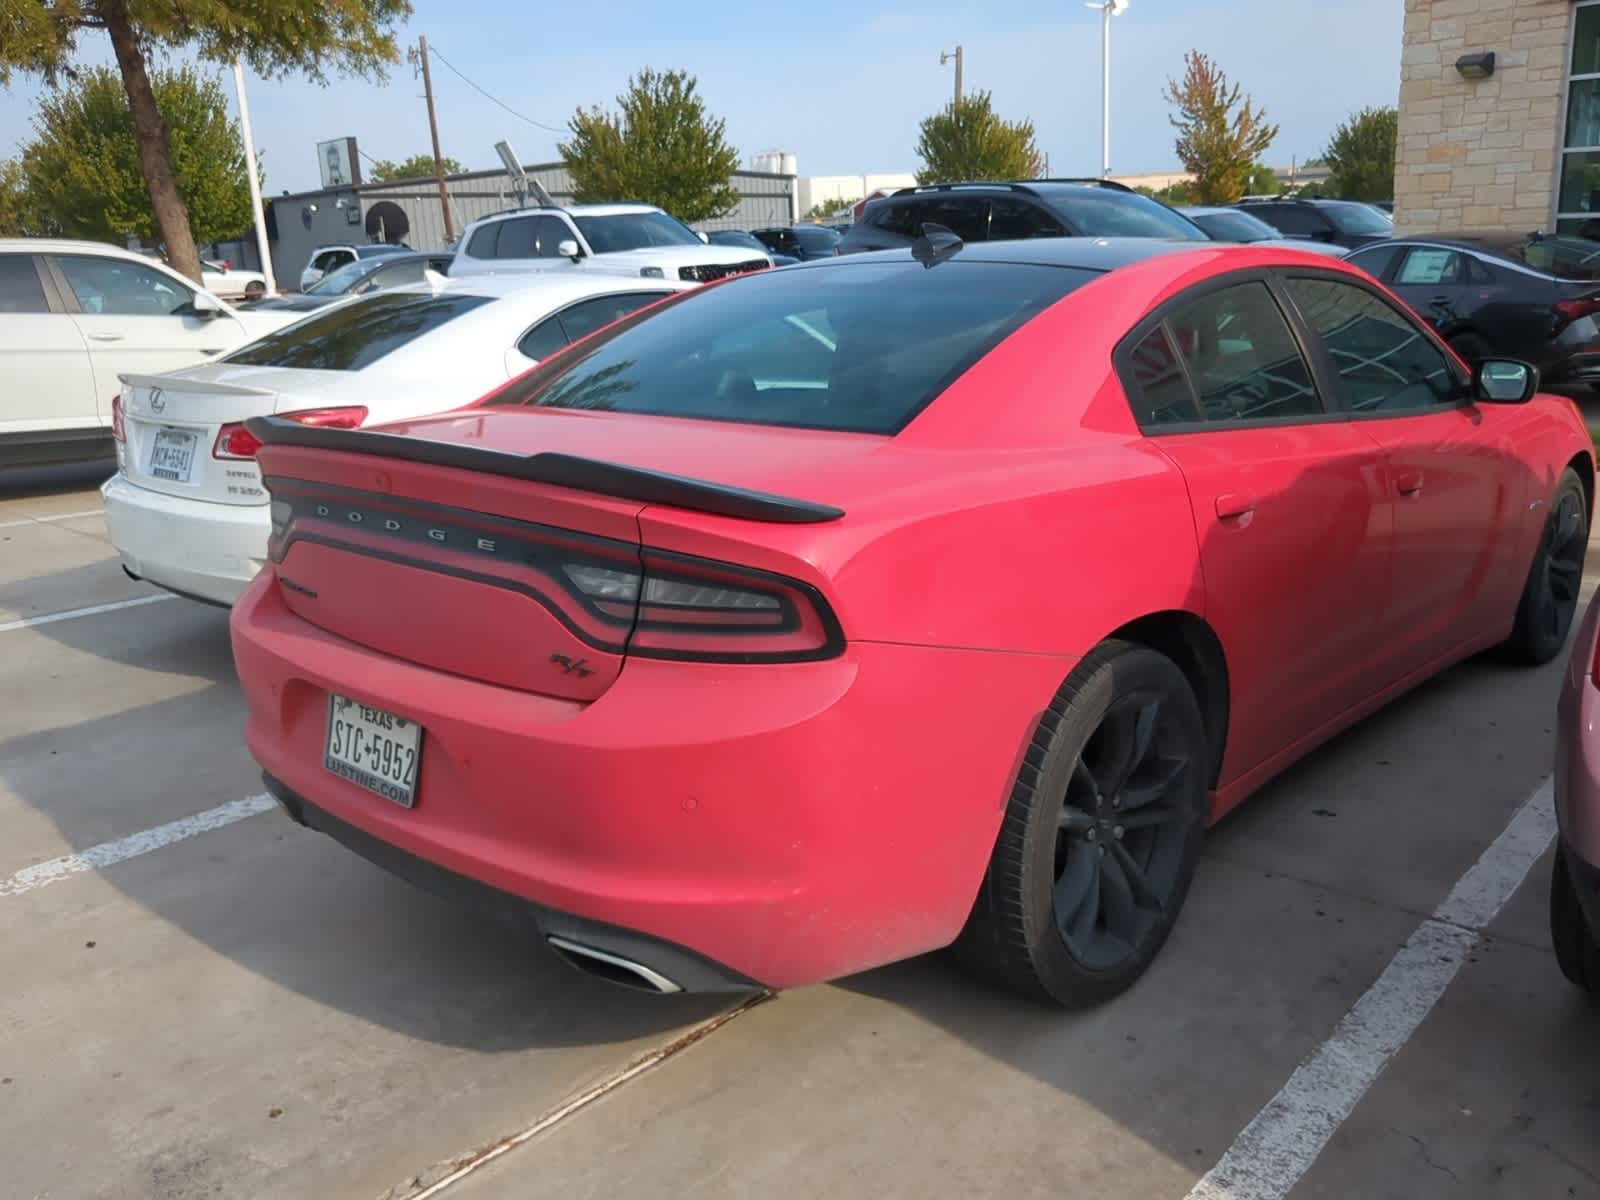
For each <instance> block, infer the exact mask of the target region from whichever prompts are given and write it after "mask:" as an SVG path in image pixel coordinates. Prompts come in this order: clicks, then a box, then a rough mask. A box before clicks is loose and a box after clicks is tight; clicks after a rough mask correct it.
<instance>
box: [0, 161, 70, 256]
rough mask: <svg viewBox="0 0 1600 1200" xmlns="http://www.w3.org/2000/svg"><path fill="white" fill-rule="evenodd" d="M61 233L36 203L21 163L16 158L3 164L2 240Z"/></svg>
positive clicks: (0, 174)
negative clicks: (4, 238) (3, 238)
mask: <svg viewBox="0 0 1600 1200" xmlns="http://www.w3.org/2000/svg"><path fill="white" fill-rule="evenodd" d="M60 232H61V231H60V230H59V229H58V228H56V227H55V226H53V225H52V224H50V222H49V221H47V220H46V219H45V218H44V216H43V214H41V213H40V212H39V209H38V207H37V206H36V205H35V204H34V199H33V193H32V192H31V191H30V190H29V188H28V174H27V171H26V170H24V169H23V166H22V163H21V162H19V161H18V160H17V159H14V158H8V159H5V160H4V161H0V237H49V236H51V235H53V234H58V233H60Z"/></svg>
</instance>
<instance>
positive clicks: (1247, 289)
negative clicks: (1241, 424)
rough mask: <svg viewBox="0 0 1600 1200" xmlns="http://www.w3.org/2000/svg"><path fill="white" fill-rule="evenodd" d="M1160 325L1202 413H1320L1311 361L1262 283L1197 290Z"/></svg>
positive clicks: (1219, 416)
mask: <svg viewBox="0 0 1600 1200" xmlns="http://www.w3.org/2000/svg"><path fill="white" fill-rule="evenodd" d="M1166 326H1167V332H1168V334H1169V336H1170V337H1171V338H1172V342H1173V345H1174V347H1175V349H1176V350H1177V352H1178V353H1179V354H1181V355H1182V356H1183V360H1184V362H1185V363H1186V364H1187V366H1188V368H1189V377H1190V378H1191V379H1192V380H1193V381H1194V386H1195V390H1196V392H1197V393H1198V399H1199V402H1200V419H1201V420H1203V421H1262V420H1270V419H1274V418H1283V417H1316V416H1321V415H1322V413H1323V411H1324V409H1323V405H1322V400H1321V397H1319V396H1318V395H1317V389H1316V384H1315V383H1313V382H1312V378H1311V368H1310V367H1309V366H1308V365H1307V363H1306V360H1305V356H1304V355H1302V354H1301V353H1300V347H1299V345H1298V344H1297V343H1296V342H1295V339H1294V334H1293V333H1291V332H1290V330H1289V322H1288V321H1287V320H1286V319H1285V317H1284V315H1283V312H1282V311H1281V310H1280V309H1279V308H1278V303H1277V301H1276V300H1274V299H1273V298H1272V293H1271V292H1270V291H1269V290H1268V289H1267V285H1266V284H1264V283H1259V282H1251V283H1240V284H1235V285H1234V286H1232V287H1226V288H1223V289H1221V290H1220V291H1215V292H1212V293H1210V294H1208V295H1205V296H1202V297H1200V298H1199V299H1198V300H1194V301H1192V302H1190V303H1189V304H1186V305H1183V306H1182V307H1180V308H1178V309H1176V310H1175V311H1174V312H1173V314H1172V315H1171V316H1169V317H1168V318H1167V320H1166Z"/></svg>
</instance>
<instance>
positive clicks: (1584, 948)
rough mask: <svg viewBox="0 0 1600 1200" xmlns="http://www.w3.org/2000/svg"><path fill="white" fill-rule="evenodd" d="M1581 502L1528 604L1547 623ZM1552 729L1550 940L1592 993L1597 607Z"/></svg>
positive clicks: (1597, 852) (1579, 642) (1597, 848)
mask: <svg viewBox="0 0 1600 1200" xmlns="http://www.w3.org/2000/svg"><path fill="white" fill-rule="evenodd" d="M1587 499H1588V497H1587V496H1584V495H1582V494H1579V495H1576V496H1575V495H1572V494H1571V493H1570V492H1569V493H1567V494H1565V495H1563V496H1562V497H1560V500H1559V503H1561V504H1562V505H1564V507H1565V511H1566V520H1565V523H1564V524H1562V525H1561V526H1560V527H1559V528H1560V531H1561V532H1560V534H1559V536H1558V538H1557V542H1556V545H1555V546H1554V548H1553V550H1552V554H1551V564H1552V570H1551V571H1550V573H1549V575H1548V577H1547V580H1546V583H1545V587H1544V588H1543V589H1542V592H1541V594H1540V595H1539V596H1538V597H1536V598H1535V601H1534V602H1535V603H1539V604H1542V605H1544V606H1546V611H1548V612H1549V613H1551V615H1552V618H1553V619H1555V620H1559V619H1560V614H1561V613H1562V612H1565V611H1569V610H1570V609H1571V608H1573V607H1574V606H1576V604H1577V602H1578V588H1579V585H1580V583H1581V581H1582V578H1583V558H1584V551H1585V548H1586V547H1585V544H1584V539H1583V538H1582V537H1580V536H1579V535H1580V534H1581V533H1583V532H1584V529H1583V527H1582V524H1581V518H1582V516H1583V513H1584V507H1583V505H1584V503H1585V502H1586V501H1587ZM1557 709H1558V711H1557V728H1556V770H1555V803H1556V825H1557V830H1558V833H1557V837H1556V855H1555V863H1554V865H1553V868H1552V871H1551V877H1550V940H1551V941H1552V942H1553V943H1554V946H1555V952H1556V963H1557V965H1558V966H1559V967H1560V968H1561V972H1562V974H1564V975H1565V976H1566V977H1567V978H1568V979H1569V980H1570V981H1571V982H1572V983H1573V984H1574V985H1575V986H1577V987H1580V988H1582V989H1583V990H1584V991H1586V992H1600V737H1597V736H1596V733H1595V731H1596V729H1597V727H1600V601H1597V600H1591V601H1590V603H1589V607H1588V610H1587V612H1586V613H1585V615H1584V618H1583V623H1582V625H1581V626H1580V627H1579V630H1578V636H1577V637H1576V638H1575V639H1574V641H1573V646H1572V656H1571V658H1570V659H1569V660H1568V662H1567V672H1566V674H1565V675H1564V676H1563V677H1562V680H1561V699H1560V701H1559V703H1558V705H1557Z"/></svg>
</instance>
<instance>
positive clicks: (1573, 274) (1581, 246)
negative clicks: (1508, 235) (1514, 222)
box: [1501, 237, 1600, 281]
mask: <svg viewBox="0 0 1600 1200" xmlns="http://www.w3.org/2000/svg"><path fill="white" fill-rule="evenodd" d="M1501 252H1502V253H1503V254H1504V255H1505V256H1506V257H1507V258H1511V259H1515V260H1517V261H1519V262H1522V263H1524V264H1526V265H1527V266H1530V267H1532V268H1533V269H1534V270H1536V271H1548V272H1550V273H1551V274H1552V275H1555V276H1557V277H1559V278H1561V279H1581V280H1585V281H1588V280H1593V279H1600V242H1590V241H1586V240H1584V239H1582V238H1562V237H1546V238H1530V239H1529V240H1528V241H1525V242H1519V243H1516V244H1514V245H1510V246H1505V247H1502V248H1501Z"/></svg>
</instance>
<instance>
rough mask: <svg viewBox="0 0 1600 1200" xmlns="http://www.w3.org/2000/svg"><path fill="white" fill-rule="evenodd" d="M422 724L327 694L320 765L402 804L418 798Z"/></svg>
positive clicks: (409, 804)
mask: <svg viewBox="0 0 1600 1200" xmlns="http://www.w3.org/2000/svg"><path fill="white" fill-rule="evenodd" d="M421 754H422V726H420V725H418V724H417V723H416V722H415V721H408V720H407V719H406V718H405V717H399V716H396V715H395V714H394V713H392V712H385V711H384V710H383V709H381V708H373V707H372V706H371V705H367V704H362V703H361V702H360V701H359V700H352V699H350V698H349V697H348V696H340V695H336V694H330V696H329V697H328V740H327V743H326V746H325V747H324V749H323V756H322V765H323V766H324V767H326V768H327V769H328V770H330V771H332V772H333V773H334V774H335V775H337V776H339V777H340V778H341V779H348V780H349V781H350V782H351V783H357V784H360V785H361V786H362V787H364V788H366V789H367V790H368V791H369V792H375V793H376V794H378V795H379V796H382V797H383V798H384V799H385V800H393V801H394V802H395V803H396V804H398V805H400V806H401V807H402V808H410V807H411V806H412V805H414V804H415V803H416V802H417V760H418V759H419V758H420V757H421Z"/></svg>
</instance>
